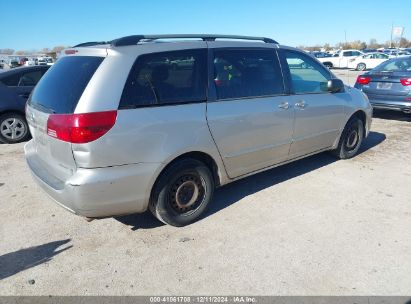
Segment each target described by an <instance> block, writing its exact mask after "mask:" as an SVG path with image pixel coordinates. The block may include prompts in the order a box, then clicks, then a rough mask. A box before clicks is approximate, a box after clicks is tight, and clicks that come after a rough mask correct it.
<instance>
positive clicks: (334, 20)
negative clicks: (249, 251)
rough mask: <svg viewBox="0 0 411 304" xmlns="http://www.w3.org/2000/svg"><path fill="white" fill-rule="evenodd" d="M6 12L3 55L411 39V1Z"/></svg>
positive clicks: (65, 6) (0, 20) (231, 2)
mask: <svg viewBox="0 0 411 304" xmlns="http://www.w3.org/2000/svg"><path fill="white" fill-rule="evenodd" d="M2 1H5V0H0V2H2ZM3 7H4V5H3ZM6 11H9V13H7V14H5V13H4V14H1V16H0V48H12V49H14V50H16V51H18V50H34V49H42V48H45V47H48V48H53V47H54V46H57V45H64V46H71V45H75V44H78V43H81V42H86V41H100V40H104V41H107V40H112V39H115V38H118V37H122V36H127V35H133V34H180V33H188V34H192V33H194V34H200V33H212V34H233V35H234V34H236V35H253V36H266V37H270V38H273V39H275V40H277V41H279V42H280V43H281V44H285V45H290V46H299V45H305V46H311V45H316V44H320V45H323V44H324V43H330V44H331V45H334V44H336V43H338V42H344V41H345V35H346V39H347V41H353V40H363V41H366V42H368V41H369V40H370V39H371V38H375V39H377V40H378V41H379V42H385V41H388V40H389V39H390V32H391V26H392V24H394V26H403V27H405V32H404V36H405V37H408V39H411V17H410V16H411V0H397V1H395V4H394V2H392V1H391V2H390V1H386V0H382V1H381V0H361V1H359V0H332V1H330V0H328V1H327V0H315V1H312V0H309V1H307V0H288V1H287V0H282V1H277V0H271V1H270V0H253V1H251V0H168V1H167V0H134V1H133V0H117V1H114V0H101V1H97V0H63V1H61V0H60V1H56V0H53V1H51V0H34V1H33V0H30V1H27V0H21V1H19V4H18V6H17V7H15V8H14V9H13V10H12V11H13V13H10V10H6Z"/></svg>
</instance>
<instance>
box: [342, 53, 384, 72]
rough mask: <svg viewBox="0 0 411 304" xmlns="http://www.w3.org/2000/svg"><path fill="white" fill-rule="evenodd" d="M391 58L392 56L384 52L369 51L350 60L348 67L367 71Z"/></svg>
mask: <svg viewBox="0 0 411 304" xmlns="http://www.w3.org/2000/svg"><path fill="white" fill-rule="evenodd" d="M388 59H390V56H389V55H387V54H384V53H368V54H366V55H362V56H358V57H356V58H353V59H350V60H349V61H348V68H350V69H356V70H357V71H365V70H369V69H373V68H375V67H376V66H377V65H379V64H380V63H383V62H384V61H386V60H388Z"/></svg>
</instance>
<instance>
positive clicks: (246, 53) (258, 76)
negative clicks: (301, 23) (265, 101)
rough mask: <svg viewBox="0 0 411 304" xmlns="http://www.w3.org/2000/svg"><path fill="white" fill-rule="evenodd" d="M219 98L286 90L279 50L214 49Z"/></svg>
mask: <svg viewBox="0 0 411 304" xmlns="http://www.w3.org/2000/svg"><path fill="white" fill-rule="evenodd" d="M214 84H215V88H216V92H217V99H231V98H247V97H260V96H270V95H279V94H284V83H283V77H282V74H281V69H280V65H279V62H278V57H277V54H276V52H275V51H274V50H271V49H267V50H266V49H260V50H242V49H231V50H227V49H216V50H215V51H214Z"/></svg>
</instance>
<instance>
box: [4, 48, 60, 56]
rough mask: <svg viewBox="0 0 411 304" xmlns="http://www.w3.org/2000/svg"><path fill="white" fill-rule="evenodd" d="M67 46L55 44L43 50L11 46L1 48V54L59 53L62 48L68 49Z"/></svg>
mask: <svg viewBox="0 0 411 304" xmlns="http://www.w3.org/2000/svg"><path fill="white" fill-rule="evenodd" d="M66 48H67V46H63V45H58V46H55V47H53V48H51V49H50V48H43V49H41V50H17V51H16V50H14V49H10V48H5V49H0V54H4V55H17V56H21V55H31V54H36V53H44V54H47V53H59V52H61V51H62V50H64V49H66Z"/></svg>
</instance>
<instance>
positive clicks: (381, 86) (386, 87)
mask: <svg viewBox="0 0 411 304" xmlns="http://www.w3.org/2000/svg"><path fill="white" fill-rule="evenodd" d="M391 88H392V83H391V82H378V83H377V89H378V90H391Z"/></svg>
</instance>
